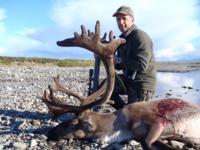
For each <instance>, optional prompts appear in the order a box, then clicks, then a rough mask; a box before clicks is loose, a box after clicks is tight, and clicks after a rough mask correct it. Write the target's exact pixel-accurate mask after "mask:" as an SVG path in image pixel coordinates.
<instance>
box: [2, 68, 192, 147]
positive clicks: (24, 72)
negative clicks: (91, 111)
mask: <svg viewBox="0 0 200 150" xmlns="http://www.w3.org/2000/svg"><path fill="white" fill-rule="evenodd" d="M58 74H59V75H60V78H61V81H62V83H63V84H64V85H65V86H66V87H67V88H69V89H70V90H72V91H76V92H78V93H80V94H84V95H87V91H88V82H89V81H88V80H89V68H80V67H75V68H64V67H63V68H61V67H56V66H34V65H33V66H31V65H29V66H9V67H6V66H0V150H7V149H9V150H41V149H43V150H49V149H54V150H94V149H95V150H101V149H106V150H113V149H116V150H132V149H135V150H141V149H142V148H141V146H140V144H139V143H137V142H135V141H134V140H131V141H128V142H126V143H115V144H112V145H109V146H107V145H100V144H97V143H95V142H88V141H78V140H64V139H63V140H60V141H57V142H55V141H54V142H53V141H51V142H47V141H46V139H47V137H46V133H47V131H48V130H49V129H51V128H52V127H54V126H56V125H57V124H59V123H60V122H62V121H63V120H64V119H66V118H70V117H71V116H70V114H68V115H66V116H64V117H61V118H58V119H52V116H51V114H50V113H48V109H47V107H46V105H45V104H44V103H42V101H41V97H42V95H43V92H44V90H45V89H47V87H48V85H49V84H50V83H51V82H52V78H53V77H55V76H56V75H58ZM104 75H105V74H102V76H104ZM58 96H61V97H63V96H64V95H62V94H60V95H58ZM64 98H65V99H66V100H68V103H74V104H77V102H78V101H77V100H76V99H74V98H73V97H71V96H69V97H67V96H64ZM191 150H192V149H191Z"/></svg>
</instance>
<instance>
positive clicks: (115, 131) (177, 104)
mask: <svg viewBox="0 0 200 150" xmlns="http://www.w3.org/2000/svg"><path fill="white" fill-rule="evenodd" d="M81 29H82V33H81V35H79V34H78V33H75V36H74V38H68V39H65V40H63V41H59V42H57V44H58V45H59V46H63V47H70V46H78V47H83V48H86V49H87V50H89V51H92V52H94V53H95V54H96V55H98V56H99V57H100V58H101V60H102V62H103V63H104V65H105V69H106V73H107V80H106V82H105V84H104V85H103V86H102V87H101V88H100V89H99V90H98V91H96V92H95V93H93V94H91V95H90V96H88V97H84V96H80V95H78V94H77V93H74V92H71V91H69V90H67V89H66V88H65V87H64V86H63V85H62V84H61V82H60V80H59V77H57V78H54V83H53V84H52V85H50V86H49V93H48V92H47V91H45V92H44V95H43V97H42V100H43V102H44V103H45V104H46V105H47V107H48V108H49V110H50V111H51V112H52V113H53V114H55V115H56V116H58V115H61V114H64V113H68V112H71V113H75V114H76V117H75V118H74V119H72V120H70V121H65V122H63V123H61V124H59V125H58V126H56V127H54V128H53V129H51V130H50V131H49V132H48V140H56V139H59V138H67V139H71V138H73V139H96V140H97V141H99V142H106V143H113V142H120V141H124V140H128V139H135V140H137V141H143V142H144V143H145V146H144V148H146V149H155V147H154V143H155V142H157V141H158V140H160V139H167V140H177V141H181V142H184V143H189V144H192V145H195V144H200V106H199V105H195V104H191V103H188V102H186V101H184V100H182V99H175V98H169V99H160V100H152V101H149V102H136V103H133V104H129V105H127V106H125V107H124V108H122V109H120V110H116V111H114V112H109V113H100V112H95V111H92V110H90V109H91V108H93V107H95V106H97V105H102V104H104V103H108V102H110V101H109V100H110V96H111V94H112V91H113V87H114V79H115V71H114V53H115V50H116V48H117V47H118V46H119V45H120V44H123V43H124V42H125V40H124V39H113V35H112V32H110V34H109V41H106V39H105V38H106V37H105V36H104V38H102V39H101V38H100V23H99V22H98V21H97V23H96V26H95V33H92V32H90V31H86V29H85V27H84V26H81ZM56 91H60V92H63V93H66V94H68V95H72V96H74V97H76V98H77V99H79V100H80V102H81V105H80V106H71V105H68V104H65V103H63V102H60V100H59V99H58V98H56V97H55V96H54V92H56Z"/></svg>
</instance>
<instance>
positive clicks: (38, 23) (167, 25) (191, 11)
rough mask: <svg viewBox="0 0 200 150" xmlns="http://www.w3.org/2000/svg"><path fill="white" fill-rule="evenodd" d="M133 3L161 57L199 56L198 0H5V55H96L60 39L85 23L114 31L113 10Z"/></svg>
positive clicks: (0, 9) (0, 29) (1, 40)
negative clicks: (62, 43)
mask: <svg viewBox="0 0 200 150" xmlns="http://www.w3.org/2000/svg"><path fill="white" fill-rule="evenodd" d="M121 5H129V6H131V7H132V8H133V10H134V13H135V23H136V25H137V26H138V27H139V28H141V29H143V30H145V31H146V32H147V33H148V34H149V35H150V36H151V37H152V40H153V43H154V51H155V56H156V59H157V60H158V61H178V60H191V61H192V60H198V61H200V15H199V14H200V1H199V0H176V1H174V0H167V1H160V0H109V1H108V0H101V1H99V0H0V56H24V57H48V58H60V59H68V58H70V59H91V58H93V54H92V53H90V52H88V51H86V50H84V49H81V48H60V47H57V46H56V41H58V40H62V39H64V38H68V37H72V36H73V33H74V32H75V31H77V32H80V25H81V24H84V25H85V26H86V27H87V28H89V29H91V30H94V25H95V22H96V20H100V22H101V34H102V35H103V33H104V32H108V31H110V30H113V31H114V33H115V35H116V36H118V35H119V34H120V33H119V31H118V28H117V25H116V22H115V18H113V17H112V14H113V12H114V11H115V10H116V9H117V8H118V7H119V6H121Z"/></svg>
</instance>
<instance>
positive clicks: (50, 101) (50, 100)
mask: <svg viewBox="0 0 200 150" xmlns="http://www.w3.org/2000/svg"><path fill="white" fill-rule="evenodd" d="M81 30H82V33H81V35H79V34H78V33H74V38H68V39H65V40H63V41H58V42H57V45H58V46H62V47H72V46H77V47H82V48H85V49H87V50H89V51H92V52H94V53H95V54H97V55H98V56H99V57H100V59H101V60H102V62H103V63H104V66H105V69H106V73H107V82H106V84H105V85H104V86H103V87H102V88H100V89H99V90H98V91H97V92H95V93H93V94H92V95H90V96H89V97H84V96H80V95H77V94H76V93H74V92H71V91H68V90H67V89H65V88H64V87H63V86H62V84H60V82H59V77H57V78H54V83H55V84H54V85H53V86H49V90H50V95H49V94H48V93H47V92H45V93H44V95H43V97H42V100H43V102H45V103H46V105H47V106H48V108H49V109H50V110H51V111H54V109H55V114H62V113H66V112H75V113H80V112H82V111H84V110H86V109H90V108H92V107H94V106H97V105H101V104H103V103H106V102H108V101H109V100H110V96H111V94H112V91H113V88H114V80H115V71H114V62H113V59H114V58H113V57H114V52H115V50H116V48H117V47H118V46H119V45H120V44H122V43H125V40H124V39H113V34H112V31H110V33H109V41H107V42H106V41H105V39H106V37H105V36H106V35H104V38H103V40H102V39H100V22H99V21H97V22H96V25H95V34H92V33H91V32H86V29H85V27H84V26H83V25H82V26H81ZM105 87H106V88H105ZM54 91H61V92H63V93H66V94H69V95H72V96H74V97H76V98H77V99H79V100H80V101H81V106H73V105H68V104H63V103H61V102H60V100H59V99H58V98H56V97H55V96H54V95H53V92H54ZM104 92H105V93H104ZM103 93H104V94H103ZM102 94H103V96H102V97H101V98H99V96H100V95H102ZM97 98H99V99H97Z"/></svg>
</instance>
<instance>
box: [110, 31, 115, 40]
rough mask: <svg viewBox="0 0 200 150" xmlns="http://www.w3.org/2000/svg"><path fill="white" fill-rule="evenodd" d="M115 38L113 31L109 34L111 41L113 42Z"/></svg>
mask: <svg viewBox="0 0 200 150" xmlns="http://www.w3.org/2000/svg"><path fill="white" fill-rule="evenodd" d="M113 38H114V37H113V32H112V31H110V32H109V41H112V40H113Z"/></svg>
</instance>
